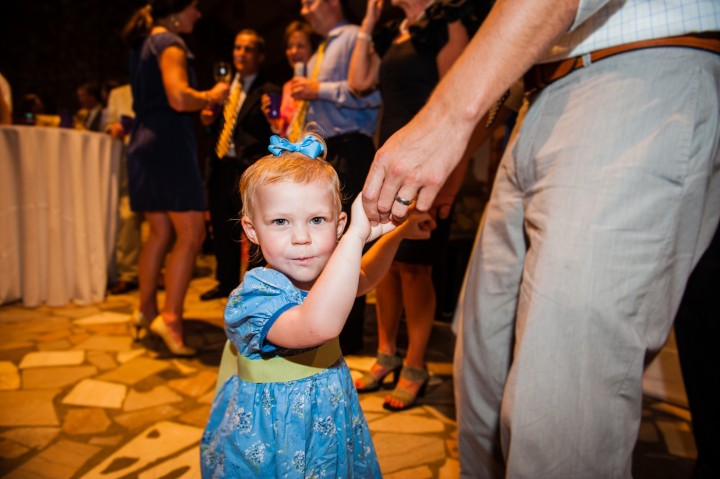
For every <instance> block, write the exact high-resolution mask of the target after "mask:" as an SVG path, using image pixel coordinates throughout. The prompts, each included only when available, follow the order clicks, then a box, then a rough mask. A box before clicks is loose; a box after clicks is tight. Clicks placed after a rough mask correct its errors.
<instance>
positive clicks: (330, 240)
mask: <svg viewBox="0 0 720 479" xmlns="http://www.w3.org/2000/svg"><path fill="white" fill-rule="evenodd" d="M251 214H252V219H250V218H248V217H243V219H242V225H243V229H244V230H245V233H246V234H247V236H248V238H249V239H250V241H252V242H253V243H255V244H257V245H259V246H260V249H261V250H262V254H263V257H264V258H265V261H267V263H268V268H272V269H274V270H276V271H279V272H281V273H283V274H284V275H285V276H287V277H288V278H289V279H290V281H291V282H292V283H293V284H294V285H295V286H296V287H298V288H300V289H302V290H305V291H307V290H309V289H310V288H311V287H312V285H313V284H315V280H316V279H317V278H318V276H320V273H321V272H322V270H323V268H325V265H326V264H327V262H328V260H329V259H330V255H331V254H332V252H333V251H334V250H335V247H336V246H337V241H338V239H339V238H340V235H341V234H342V232H343V229H344V228H345V222H346V220H347V216H346V215H345V213H338V211H337V209H336V207H335V202H334V201H333V191H332V189H331V188H330V187H329V186H328V185H326V184H323V183H320V182H313V183H309V184H298V183H293V182H289V181H284V182H280V183H275V184H271V185H266V186H264V187H262V188H260V189H258V192H257V196H256V198H255V203H254V204H253V210H252V212H251Z"/></svg>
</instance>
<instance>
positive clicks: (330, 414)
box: [200, 268, 382, 479]
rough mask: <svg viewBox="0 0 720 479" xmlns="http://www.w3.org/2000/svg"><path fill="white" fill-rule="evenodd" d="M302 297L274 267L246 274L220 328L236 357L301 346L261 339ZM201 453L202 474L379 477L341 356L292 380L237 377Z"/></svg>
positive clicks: (215, 408) (220, 398) (217, 407)
mask: <svg viewBox="0 0 720 479" xmlns="http://www.w3.org/2000/svg"><path fill="white" fill-rule="evenodd" d="M306 295H307V293H306V292H304V291H301V290H299V289H298V288H296V287H295V286H294V285H293V284H292V283H291V282H290V280H289V279H288V278H287V277H286V276H284V275H283V274H281V273H279V272H277V271H274V270H271V269H267V268H256V269H253V270H252V271H250V272H248V273H247V274H246V275H245V279H244V281H243V283H242V284H241V285H240V287H239V288H237V289H236V290H235V291H233V293H232V294H231V295H230V298H229V300H228V303H227V307H226V309H225V329H226V331H227V334H228V338H229V339H230V341H231V342H232V344H233V345H234V346H235V347H236V348H237V350H238V354H241V355H244V356H246V357H247V358H249V359H260V358H267V357H273V356H277V355H281V356H290V355H295V354H298V353H301V352H303V351H306V350H297V349H285V348H280V347H277V346H275V345H273V344H271V343H270V342H268V340H267V339H266V336H267V332H268V330H269V329H270V327H271V326H272V324H273V323H274V322H275V320H276V319H277V318H278V317H279V316H280V315H281V314H282V313H283V312H284V311H286V310H287V309H289V308H292V307H293V306H296V305H298V304H301V303H302V302H303V301H304V300H305V297H306ZM200 451H201V452H200V454H201V463H202V464H201V467H202V477H203V478H205V479H210V478H225V477H227V478H251V477H252V478H333V479H335V478H344V479H345V478H347V479H349V478H379V477H382V475H381V473H380V466H379V465H378V462H377V455H376V453H375V448H374V447H373V444H372V439H371V437H370V430H369V429H368V426H367V421H366V420H365V416H364V415H363V412H362V410H361V409H360V402H359V401H358V397H357V392H356V390H355V386H354V385H353V381H352V378H351V376H350V370H349V369H348V367H347V364H346V363H345V360H344V359H343V358H342V357H340V359H338V361H337V362H336V363H335V364H334V365H332V366H331V367H329V368H328V369H325V370H323V371H322V372H320V373H318V374H315V375H313V376H310V377H308V378H304V379H299V380H296V381H289V382H281V383H251V382H247V381H244V380H242V379H240V378H239V377H238V376H237V374H234V375H233V376H231V377H230V378H229V379H228V380H227V381H226V382H225V383H224V384H223V385H222V387H221V388H220V390H219V391H218V393H217V396H216V397H215V401H214V402H213V405H212V409H211V411H210V417H209V419H208V424H207V427H206V428H205V432H204V434H203V437H202V441H201V444H200Z"/></svg>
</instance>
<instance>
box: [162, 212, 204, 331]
mask: <svg viewBox="0 0 720 479" xmlns="http://www.w3.org/2000/svg"><path fill="white" fill-rule="evenodd" d="M168 217H169V218H170V221H171V222H172V227H173V229H174V231H175V244H174V245H173V248H172V250H171V251H170V254H169V255H168V261H167V264H166V265H165V305H164V306H163V309H162V317H163V319H164V320H165V322H166V323H167V325H168V326H169V327H170V329H171V331H173V333H174V334H176V335H177V336H178V337H177V338H176V339H178V340H179V341H178V342H179V343H182V317H183V304H184V302H185V294H186V293H187V287H188V284H190V279H191V278H192V272H193V267H194V265H195V258H196V257H197V253H198V251H200V247H201V246H202V242H203V240H204V239H205V223H204V219H203V213H202V212H200V211H183V212H169V213H168Z"/></svg>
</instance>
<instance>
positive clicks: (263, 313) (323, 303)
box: [201, 134, 433, 478]
mask: <svg viewBox="0 0 720 479" xmlns="http://www.w3.org/2000/svg"><path fill="white" fill-rule="evenodd" d="M324 150H325V144H324V142H323V141H322V140H321V139H320V138H319V137H318V136H315V135H314V134H307V135H305V137H304V138H303V139H302V140H301V141H299V142H298V143H290V142H288V141H287V140H285V139H280V138H279V137H277V136H274V137H272V138H271V145H270V151H271V152H272V153H273V155H276V156H273V155H270V156H267V157H264V158H262V159H260V160H258V161H257V162H256V163H255V164H253V165H252V166H251V167H250V168H248V169H247V170H246V171H245V173H244V174H243V175H242V178H241V180H240V192H241V195H242V203H243V210H242V215H243V217H242V226H243V229H244V230H245V233H246V234H247V237H248V238H249V239H250V241H252V242H253V243H254V244H256V245H257V246H258V247H259V249H260V251H261V252H262V255H263V257H264V258H265V260H266V261H267V266H266V267H264V268H255V269H253V270H251V271H249V272H248V273H247V274H246V275H245V277H244V280H243V282H242V283H241V284H240V286H239V287H238V288H237V289H236V290H235V291H234V292H233V293H232V294H231V295H230V298H229V300H228V303H227V307H226V310H225V329H226V331H227V334H228V337H229V339H230V342H231V343H232V345H233V346H234V348H235V349H236V353H237V354H236V358H237V370H236V374H232V375H231V376H230V377H229V378H228V379H227V380H226V381H224V383H223V384H222V385H221V386H220V388H219V390H218V393H217V396H216V398H215V401H214V403H213V406H212V410H211V412H210V418H209V420H208V424H207V427H206V429H205V433H204V434H203V438H202V442H201V456H202V457H201V460H202V473H203V477H204V478H222V477H237V478H245V477H263V478H280V477H282V478H312V477H318V478H319V477H327V478H379V477H381V474H380V468H379V466H378V462H377V456H376V454H375V449H374V447H373V444H372V440H371V437H370V431H369V429H368V426H367V422H366V420H365V417H364V415H363V413H362V410H361V409H360V404H359V401H358V397H357V392H356V390H355V387H354V385H353V381H352V379H351V376H350V370H349V369H348V367H347V364H346V363H345V360H344V359H343V358H342V355H341V352H340V348H339V344H338V340H337V336H338V334H339V333H340V330H341V329H342V327H343V324H344V322H345V320H346V319H347V316H348V314H349V313H350V308H351V307H352V304H353V300H354V299H355V297H356V296H357V295H362V294H365V293H367V292H368V291H369V290H371V289H372V288H373V287H374V286H375V284H376V283H377V282H378V281H379V280H380V278H382V276H383V275H384V274H385V272H386V271H387V269H388V268H389V266H390V264H391V263H392V259H393V257H394V255H395V251H396V250H397V247H398V244H399V243H400V241H401V240H402V239H403V238H414V239H419V238H427V237H428V236H429V235H430V231H429V229H430V228H432V227H433V224H432V221H431V219H430V217H429V215H427V214H421V213H413V214H412V215H411V216H410V218H409V219H408V221H406V222H405V223H403V224H401V225H399V226H397V227H395V226H394V225H392V224H380V225H378V226H372V227H371V226H370V224H369V222H368V219H367V217H366V216H365V212H364V211H363V208H362V203H361V202H360V200H359V197H358V200H357V201H355V203H354V204H353V207H352V222H351V223H350V225H349V227H348V229H347V232H345V234H343V230H344V228H345V224H346V222H347V216H346V214H345V213H343V212H342V209H341V198H340V184H339V180H338V177H337V174H336V173H335V170H334V169H333V168H332V166H330V165H329V164H328V163H327V162H325V161H324V160H323V159H322V158H324V155H323V153H324ZM318 156H321V158H320V159H316V158H318ZM385 233H389V234H387V235H385V236H382V235H384V234H385ZM381 236H382V237H381ZM379 237H381V238H380V239H379V240H378V241H377V242H376V243H375V244H374V245H373V246H372V247H371V248H370V250H369V251H368V252H367V253H366V254H365V255H362V251H363V247H364V246H365V244H366V243H367V242H369V241H372V240H375V239H376V238H379Z"/></svg>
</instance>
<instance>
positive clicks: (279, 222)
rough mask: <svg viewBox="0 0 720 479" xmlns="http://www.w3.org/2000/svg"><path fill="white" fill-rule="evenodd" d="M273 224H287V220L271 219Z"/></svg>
mask: <svg viewBox="0 0 720 479" xmlns="http://www.w3.org/2000/svg"><path fill="white" fill-rule="evenodd" d="M273 224H274V225H278V226H284V225H286V224H288V222H287V220H284V219H277V220H273Z"/></svg>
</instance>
